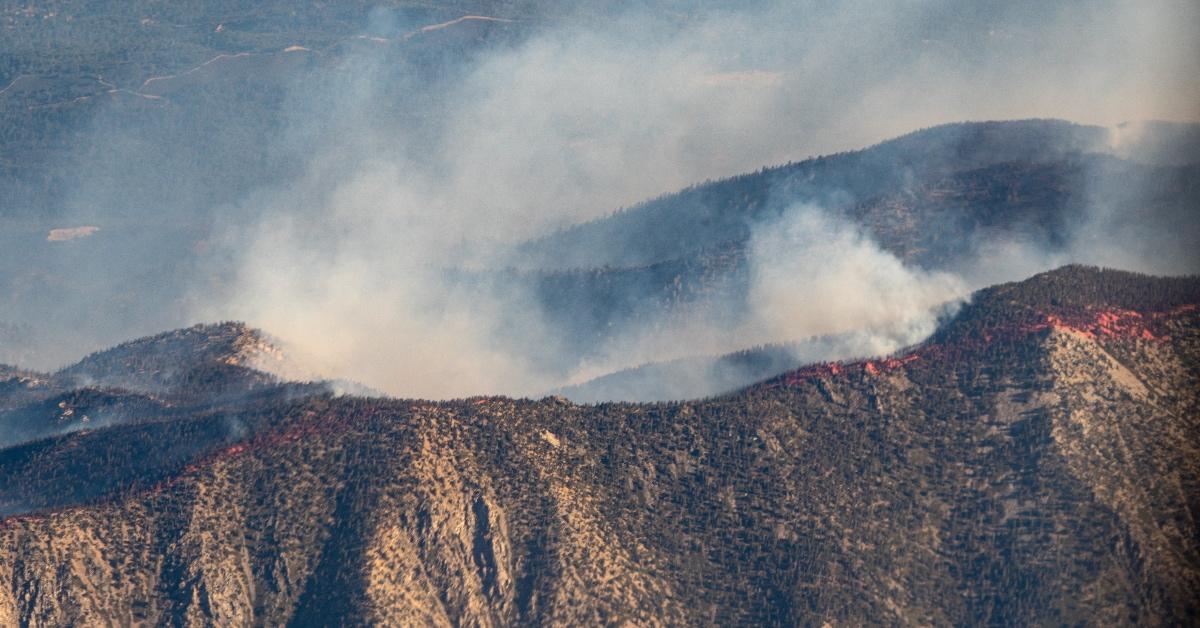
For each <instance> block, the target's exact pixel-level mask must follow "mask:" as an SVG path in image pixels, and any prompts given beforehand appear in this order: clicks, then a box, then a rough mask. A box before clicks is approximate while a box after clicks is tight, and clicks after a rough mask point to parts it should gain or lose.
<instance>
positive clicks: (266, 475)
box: [0, 267, 1200, 625]
mask: <svg viewBox="0 0 1200 628" xmlns="http://www.w3.org/2000/svg"><path fill="white" fill-rule="evenodd" d="M1198 284H1200V279H1197V278H1195V277H1191V278H1172V279H1158V278H1146V277H1142V276H1138V275H1135V274H1130V273H1119V272H1113V271H1100V270H1098V269H1089V268H1080V267H1072V268H1067V269H1062V270H1060V271H1054V272H1051V273H1047V274H1044V275H1039V276H1038V277H1036V278H1034V279H1031V280H1028V281H1026V282H1017V283H1014V284H1007V285H1006V286H1003V287H1001V288H998V289H996V290H993V291H992V292H990V293H985V294H984V295H982V296H981V298H980V299H978V300H977V301H976V304H977V305H976V306H975V307H976V308H977V309H978V311H974V312H973V311H972V310H970V309H968V308H964V310H963V311H961V312H960V315H959V316H961V317H962V318H960V319H954V320H958V321H959V326H958V328H957V331H956V333H954V334H947V335H945V336H944V340H945V341H946V342H943V343H942V344H940V345H939V344H936V343H934V344H929V345H926V346H927V347H943V348H946V347H948V348H949V349H951V350H939V351H938V352H937V353H936V355H935V354H932V353H931V354H929V355H927V356H925V357H919V358H917V359H906V356H905V355H900V356H896V357H895V358H894V362H887V361H886V360H871V361H863V362H857V363H850V364H843V365H816V366H812V367H806V368H807V370H805V369H801V370H797V371H793V372H791V373H789V374H786V375H784V376H782V377H781V378H777V379H776V380H771V381H768V382H764V383H763V384H760V385H756V386H751V387H749V388H746V389H743V390H742V391H739V392H736V393H731V394H728V395H724V396H721V397H717V398H714V399H710V400H704V401H691V402H682V403H672V404H664V403H659V404H627V403H602V404H598V405H576V404H571V403H568V402H565V401H564V400H561V399H554V398H547V399H543V400H540V401H533V400H512V399H506V398H497V397H483V398H471V399H463V400H456V401H451V402H427V401H418V400H399V399H368V398H355V397H332V396H329V395H327V394H326V395H315V396H303V395H301V396H299V397H292V398H290V400H288V401H285V402H283V403H279V402H270V401H267V402H265V403H258V404H252V405H253V407H251V408H246V411H244V412H242V413H240V414H238V415H237V416H238V417H239V418H242V419H243V420H244V425H245V428H246V429H245V432H244V435H243V436H241V437H236V438H233V437H222V438H220V439H218V440H216V441H213V446H210V447H208V448H207V449H206V450H205V451H202V452H199V454H198V456H199V457H193V458H190V459H188V458H187V457H185V458H182V459H179V458H177V459H176V460H177V461H176V462H174V463H173V464H174V467H173V470H172V469H171V468H165V469H163V470H162V471H161V472H160V473H155V474H151V475H150V476H148V477H147V479H146V480H144V481H141V482H135V485H136V486H138V487H139V488H136V489H133V490H131V489H130V488H129V485H128V484H125V483H124V482H117V483H116V484H115V485H113V486H112V488H110V489H108V490H107V491H103V492H100V493H96V494H95V495H94V496H93V497H91V498H87V499H84V500H83V501H82V502H78V503H76V504H74V505H71V504H62V505H61V506H59V507H55V508H53V509H51V510H46V511H42V512H41V513H40V514H37V513H33V514H26V515H21V516H16V517H8V518H6V519H4V520H3V522H0V554H4V555H5V556H6V560H4V561H0V583H2V584H3V586H0V617H4V618H5V619H7V620H11V621H35V622H48V623H62V622H72V621H74V622H88V621H104V620H112V621H125V622H130V621H135V622H136V621H162V620H164V619H165V618H169V617H174V618H176V621H181V622H184V623H197V622H198V623H205V622H215V623H230V622H233V623H247V622H265V623H304V622H319V623H320V622H331V623H343V622H345V623H355V622H360V621H361V622H371V621H390V622H400V623H404V622H417V623H433V624H447V625H449V624H459V623H468V622H471V623H479V624H489V625H495V624H513V623H547V624H567V623H572V624H575V623H580V622H588V623H596V622H599V623H605V622H609V621H620V620H628V621H636V622H641V623H696V622H701V623H704V622H717V623H746V622H752V623H768V624H795V623H822V622H826V621H828V622H846V623H862V622H888V623H935V624H960V623H981V622H983V623H986V622H1001V623H1013V622H1015V623H1036V622H1038V621H1049V622H1053V623H1073V622H1074V621H1081V620H1085V619H1086V620H1089V621H1097V620H1098V619H1103V620H1104V621H1107V622H1111V623H1114V624H1131V623H1145V622H1170V621H1177V620H1180V619H1181V618H1187V617H1194V616H1195V613H1197V612H1200V609H1197V608H1196V606H1195V599H1196V596H1195V595H1194V593H1195V592H1196V591H1197V587H1198V586H1200V570H1198V569H1197V567H1196V565H1197V564H1200V561H1198V559H1197V558H1198V553H1197V546H1196V543H1195V538H1196V532H1197V530H1196V527H1195V521H1196V514H1197V513H1200V503H1195V500H1194V499H1192V498H1189V497H1188V496H1189V495H1195V494H1197V492H1196V490H1194V489H1195V488H1197V487H1200V471H1198V469H1197V463H1196V461H1197V460H1200V457H1197V456H1195V454H1196V449H1197V442H1200V439H1198V436H1200V425H1197V421H1196V416H1198V415H1200V414H1198V413H1197V410H1200V396H1198V395H1197V394H1196V390H1197V389H1200V387H1197V386H1196V385H1195V384H1196V383H1197V382H1200V315H1198V314H1197V310H1196V309H1195V308H1194V307H1183V306H1189V305H1194V302H1195V300H1196V299H1195V297H1196V295H1197V289H1198ZM1153 295H1160V296H1158V297H1154V296H1153ZM1135 298H1136V299H1141V300H1143V301H1144V302H1145V303H1147V304H1148V305H1147V306H1146V308H1150V309H1143V310H1141V311H1140V312H1139V313H1140V314H1141V316H1140V318H1139V317H1129V316H1127V317H1125V318H1122V317H1120V316H1118V317H1117V318H1116V319H1115V320H1114V319H1112V318H1111V317H1110V316H1109V314H1111V313H1112V312H1113V311H1116V310H1119V309H1121V308H1120V306H1122V305H1127V304H1128V299H1135ZM1098 299H1099V300H1098ZM1056 301H1057V304H1056ZM1039 304H1040V305H1039ZM1005 307H1008V308H1011V312H1012V314H1014V315H1013V316H1011V317H1006V316H1004V311H1002V310H1000V309H997V308H1005ZM1039 307H1040V308H1041V309H1042V310H1044V311H1043V312H1041V317H1040V318H1039V317H1038V316H1036V315H1034V314H1031V312H1033V313H1035V314H1036V312H1037V310H1038V308H1039ZM1056 308H1057V309H1056ZM1156 308H1157V309H1156ZM1155 311H1157V312H1158V313H1160V314H1161V315H1160V316H1158V317H1155V316H1153V313H1154V312H1155ZM963 312H965V313H963ZM988 312H991V314H988ZM1068 312H1076V313H1079V317H1078V318H1077V319H1070V320H1067V319H1065V318H1064V319H1063V320H1064V321H1065V324H1062V325H1055V324H1053V321H1051V320H1050V319H1049V318H1048V316H1060V318H1061V317H1062V316H1063V315H1065V314H1066V313H1068ZM1147 314H1149V315H1147ZM1127 319H1128V320H1127ZM1030 322H1033V323H1034V325H1030V324H1029V323H1030ZM949 325H951V326H952V325H954V322H953V321H952V322H951V323H949ZM1038 325H1044V326H1040V327H1038ZM1004 330H1011V331H1013V332H1015V333H1013V334H1001V333H995V334H991V332H999V331H1004ZM1143 330H1146V331H1150V332H1151V334H1152V335H1153V338H1152V339H1151V338H1147V337H1144V336H1143V334H1142V333H1141V331H1143ZM989 334H991V337H990V338H989V337H988V335H989ZM920 350H921V348H920V347H918V348H917V349H915V351H917V352H919V351H920ZM927 350H928V349H927ZM869 365H870V366H869ZM872 366H873V367H874V368H871V367H872ZM835 371H836V372H835ZM1138 382H1142V385H1141V386H1139V385H1138ZM1145 382H1149V384H1148V385H1147V384H1146V383H1145ZM225 414H226V415H229V413H228V411H226V413H225ZM251 416H256V417H258V420H259V422H258V423H254V422H253V421H252V420H248V419H249V418H250V417H251ZM213 420H214V419H213V418H204V417H197V418H196V419H187V418H181V420H178V421H175V422H172V423H168V424H157V426H158V428H159V429H160V431H159V432H155V433H154V435H153V436H152V437H151V438H150V439H149V440H146V439H142V438H139V439H136V440H135V439H132V438H131V437H132V435H133V434H134V433H145V430H146V426H136V425H135V426H120V427H117V428H114V429H111V430H101V431H97V432H95V433H92V434H87V435H83V436H79V435H71V436H67V437H60V438H59V439H58V440H57V444H56V441H48V442H44V443H43V444H42V445H40V446H41V447H43V449H42V450H41V452H40V453H39V454H38V455H37V456H36V457H34V458H28V459H29V460H30V462H32V461H33V460H38V461H39V462H38V463H37V464H36V465H33V466H30V465H28V464H25V463H22V462H20V460H21V459H25V458H24V457H23V456H17V455H16V453H17V452H15V451H14V450H12V449H6V450H0V495H4V496H5V497H7V498H12V497H15V496H16V492H15V489H16V487H18V486H22V487H24V486H30V487H31V489H30V492H28V493H26V495H30V496H33V495H37V494H46V493H54V492H58V493H64V492H66V490H65V489H66V487H70V486H77V485H78V484H79V482H80V480H79V479H72V476H71V475H69V474H61V473H58V472H55V471H54V469H56V468H59V465H60V464H62V463H56V462H55V461H56V460H73V461H74V463H73V464H75V465H81V464H85V461H86V460H87V457H86V456H85V458H84V459H80V458H79V455H80V452H89V451H90V452H100V451H107V452H109V453H108V454H106V455H107V457H104V456H100V457H95V456H97V455H99V454H91V456H92V457H93V459H94V460H93V462H92V463H87V464H97V465H99V466H98V467H96V469H98V470H100V469H104V468H106V465H107V468H109V469H116V468H122V467H121V465H122V464H124V461H127V460H128V459H130V458H133V457H134V456H130V455H128V454H125V453H122V452H123V451H124V448H125V447H126V446H127V445H126V444H124V443H133V442H154V441H162V440H168V441H170V440H173V439H178V438H180V437H181V436H182V434H181V433H180V432H179V431H180V430H184V429H192V428H189V427H187V426H189V425H195V426H197V427H198V428H199V426H202V425H211V424H212V421H213ZM139 430H141V432H139ZM172 430H174V431H172ZM189 433H191V434H196V433H197V432H195V431H194V430H193V431H191V432H189ZM147 434H148V433H147ZM148 435H149V434H148ZM80 439H90V440H93V441H96V442H94V443H93V446H84V445H83V443H82V442H76V441H79V440H80ZM97 439H103V440H104V442H106V443H107V444H106V445H104V446H101V447H96V446H94V445H99V441H98V440H97ZM198 440H199V439H197V438H195V437H194V436H192V437H188V442H198ZM72 442H75V444H73V445H70V446H68V443H72ZM142 458H147V459H149V458H153V457H151V456H142ZM153 459H157V458H153ZM167 466H171V465H167ZM78 477H79V478H83V477H92V478H100V477H106V475H105V474H104V472H102V471H101V472H100V474H99V475H97V471H92V472H91V473H88V474H85V475H82V476H78ZM137 477H139V476H138V474H137V473H136V472H135V473H134V475H133V476H131V479H135V478H137ZM56 487H57V488H56ZM122 487H124V488H122ZM34 510H37V509H34ZM1068 532H1069V533H1068ZM52 539H53V540H52ZM168 548H170V549H169V550H168ZM154 556H170V559H169V564H161V563H155V561H154V558H153V557H154ZM9 558H11V560H9ZM1131 591H1138V592H1143V593H1139V594H1136V595H1131V593H1130V592H1131ZM51 592H54V593H51Z"/></svg>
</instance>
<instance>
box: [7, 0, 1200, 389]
mask: <svg viewBox="0 0 1200 628" xmlns="http://www.w3.org/2000/svg"><path fill="white" fill-rule="evenodd" d="M668 4H670V3H668ZM477 8H478V9H479V11H471V13H478V14H479V15H480V16H485V17H489V18H496V19H467V20H461V21H456V20H457V19H458V18H459V17H462V16H461V14H457V15H456V14H445V15H443V14H433V13H430V12H422V11H419V10H415V9H412V8H410V7H393V6H378V7H373V8H370V9H369V10H364V11H363V12H362V15H360V16H358V17H357V18H356V19H358V22H357V26H351V27H348V30H347V31H346V34H345V36H344V37H343V38H342V39H339V40H337V41H331V42H323V43H322V45H321V46H317V45H316V44H314V43H312V42H309V41H305V40H304V39H303V37H304V35H303V33H300V34H298V35H296V36H297V37H298V39H296V40H295V41H291V40H289V41H287V42H282V41H280V42H278V43H275V44H272V45H264V46H262V47H261V49H254V50H248V51H243V50H241V49H237V48H230V49H229V50H228V51H225V50H224V49H221V51H222V54H230V53H231V56H227V57H224V58H220V59H217V60H214V61H213V62H212V63H205V64H195V65H193V66H185V67H180V68H175V69H172V70H171V71H169V72H167V71H165V70H164V72H165V73H164V74H162V75H161V76H163V77H166V78H161V79H159V80H150V79H153V78H155V76H159V75H147V76H140V75H139V76H130V77H128V78H127V79H126V82H127V85H126V84H118V87H119V88H120V90H124V91H114V92H104V96H102V97H101V96H89V98H92V99H93V100H92V101H87V102H91V103H92V104H85V105H66V104H63V103H61V102H57V101H55V102H41V101H38V102H36V103H35V104H36V106H37V107H43V106H52V107H51V108H50V109H49V111H62V110H70V111H74V113H72V114H70V116H73V117H70V118H69V119H70V120H71V121H72V122H71V124H75V125H76V126H77V128H78V130H77V131H74V132H73V133H74V134H73V135H71V136H70V138H71V140H70V141H69V142H66V144H67V146H68V148H67V149H65V150H59V151H48V152H46V153H45V155H46V161H45V163H44V164H43V165H42V166H39V167H41V168H42V169H41V170H36V169H35V172H33V174H28V173H24V174H23V173H21V172H17V174H15V175H12V176H7V175H8V174H10V173H9V172H7V171H6V178H5V180H4V185H5V186H6V188H5V189H6V191H9V192H11V193H10V194H8V198H10V199H12V200H11V201H10V202H9V203H8V204H6V205H5V206H4V207H3V210H2V211H3V213H2V214H0V224H2V225H3V226H4V233H3V235H0V237H2V238H3V241H2V242H0V256H2V258H0V285H2V286H3V287H4V294H3V295H2V296H0V321H2V322H3V326H0V360H2V361H11V362H16V363H19V364H21V365H22V366H30V367H37V368H43V369H49V368H56V367H59V366H62V365H64V364H67V363H69V362H72V361H74V360H76V359H78V358H79V357H80V356H81V355H83V354H85V353H87V352H89V351H92V350H95V349H99V348H101V347H104V346H108V345H111V344H114V343H115V342H117V341H120V340H125V339H128V338H131V337H135V336H139V335H145V334H149V333H152V332H157V331H161V330H164V329H170V328H175V327H182V326H186V325H189V324H191V323H194V322H199V321H217V320H230V319H237V320H245V321H247V322H248V323H249V324H251V325H252V326H255V327H259V328H262V329H265V330H267V331H269V332H270V333H271V334H273V335H274V336H276V337H278V338H280V339H281V340H282V342H283V343H284V344H285V345H286V346H287V348H288V351H289V353H290V354H292V355H293V356H294V359H296V360H299V361H300V362H302V363H303V364H304V365H305V367H306V368H307V369H308V370H309V371H311V372H312V373H313V375H314V376H321V377H340V378H345V379H350V380H355V381H359V382H362V383H363V384H365V385H367V386H370V387H373V388H375V389H378V390H382V391H385V392H387V393H389V394H393V395H398V396H406V397H427V398H449V397H456V396H466V395H472V394H484V393H487V394H492V393H504V394H511V395H538V394H543V393H545V392H547V391H551V390H564V391H567V393H568V394H572V395H576V396H577V397H578V398H587V399H589V400H598V399H605V398H609V399H611V398H626V399H647V398H672V397H674V396H676V393H675V392H674V391H677V390H682V391H686V395H685V394H684V393H682V392H681V393H679V394H680V395H681V396H702V395H707V394H713V393H716V392H721V391H722V390H725V389H726V388H729V387H734V386H737V385H742V384H744V383H749V381H752V379H753V378H756V377H760V376H766V375H770V374H772V373H770V372H767V371H763V370H761V369H758V368H757V367H756V369H751V370H747V371H745V375H738V374H735V375H733V376H729V375H728V374H723V375H721V376H720V377H716V378H709V376H708V375H695V373H696V372H700V373H702V374H704V373H709V372H710V371H711V367H710V366H701V367H700V368H699V369H696V368H691V369H690V370H689V369H685V370H688V373H690V374H687V373H685V374H681V375H679V377H683V378H685V379H687V380H688V384H687V385H686V386H679V387H676V386H673V385H672V378H673V377H675V373H676V371H673V370H672V369H671V368H669V367H665V366H660V367H658V368H659V369H660V371H661V372H662V373H664V375H662V376H661V377H660V379H659V380H656V381H658V382H659V383H660V384H661V385H659V384H656V385H655V386H654V389H655V390H652V391H642V392H637V393H634V392H627V393H619V392H618V393H611V394H607V393H605V394H601V393H598V392H596V390H595V389H592V392H587V391H588V390H589V389H588V382H589V381H590V380H591V379H592V378H595V377H602V376H604V375H606V374H609V373H616V372H619V371H621V370H623V369H628V368H630V367H638V366H640V365H644V364H649V363H659V362H667V361H672V360H680V359H685V358H688V359H693V360H694V359H696V358H703V359H702V360H701V362H702V363H703V364H706V365H707V364H709V363H708V362H704V360H705V359H706V358H704V356H717V355H721V354H727V353H731V352H736V351H740V350H744V349H748V348H752V347H761V346H764V345H771V346H770V347H768V348H767V349H766V351H769V352H776V353H778V352H782V353H783V355H784V356H785V357H783V358H782V359H779V360H777V361H774V359H773V361H770V363H771V364H778V365H779V366H780V370H782V369H785V368H789V367H791V366H795V365H796V364H799V363H800V362H808V361H822V360H836V359H843V358H851V357H860V356H868V355H885V354H888V353H891V352H894V351H896V350H898V349H900V348H902V347H904V346H907V345H910V344H913V343H916V342H918V341H920V340H921V339H923V338H924V337H926V336H928V335H929V334H930V333H932V332H933V331H934V329H935V328H936V325H937V323H938V320H939V317H940V316H942V315H944V314H947V313H950V312H953V311H954V308H955V307H956V305H957V304H958V303H960V302H961V301H962V300H963V299H965V298H967V296H968V295H969V293H970V292H971V291H972V290H973V289H976V288H979V287H982V286H983V285H987V284H991V283H995V282H998V281H1004V280H1010V279H1015V278H1019V277H1024V276H1028V275H1030V274H1033V273H1035V272H1037V271H1040V270H1044V269H1046V268H1050V267H1054V266H1058V265H1061V264H1063V263H1068V262H1085V263H1092V264H1101V265H1109V266H1116V267H1121V268H1125V269H1130V270H1138V271H1146V272H1156V273H1168V274H1177V273H1188V272H1196V271H1197V270H1200V259H1198V258H1197V255H1196V253H1195V247H1194V243H1195V242H1197V241H1200V220H1198V217H1197V209H1198V201H1200V186H1198V184H1197V181H1198V180H1200V178H1198V174H1200V166H1198V165H1197V161H1198V157H1200V152H1197V146H1200V140H1198V137H1200V130H1198V128H1197V126H1196V125H1195V124H1194V121H1195V120H1196V119H1197V117H1198V116H1200V111H1197V104H1196V103H1200V86H1198V85H1197V84H1196V83H1195V81H1194V80H1192V79H1189V78H1188V77H1192V76H1197V75H1200V72H1197V70H1200V67H1197V66H1198V65H1200V61H1198V60H1200V50H1198V46H1197V43H1196V41H1195V38H1194V36H1193V35H1192V34H1191V33H1193V32H1194V26H1196V25H1197V22H1198V19H1200V10H1197V8H1196V7H1195V6H1193V5H1191V4H1189V3H1183V2H1166V1H1164V2H1155V3H1133V2H1125V1H1115V0H1114V1H1107V2H1093V3H1087V4H1086V5H1084V6H1083V7H1075V6H1070V7H1069V6H1067V5H1056V4H1050V5H1046V4H1043V3H1011V4H1009V5H1006V6H1004V7H988V8H978V7H977V8H972V9H964V8H962V7H960V6H957V5H956V4H954V3H941V2H929V3H921V4H914V5H904V6H901V7H888V8H886V9H881V7H880V6H878V5H877V3H870V2H850V3H843V5H841V6H839V7H838V8H837V9H836V10H834V9H832V8H829V7H825V6H824V5H822V4H820V3H774V2H760V3H752V4H750V5H749V6H740V7H736V8H730V7H724V6H707V5H706V6H704V7H701V8H695V7H681V6H675V5H674V4H670V6H667V5H663V4H658V3H648V6H643V5H642V4H639V3H630V4H628V5H626V4H621V5H620V6H616V5H612V6H605V7H602V8H596V7H589V8H580V9H560V10H557V11H550V12H548V11H546V10H545V9H544V8H540V7H538V6H537V5H528V6H525V5H505V6H501V5H496V6H485V5H481V6H480V7H477ZM485 9H486V10H485ZM350 21H351V23H352V24H353V23H354V21H353V19H351V20H350ZM222 26H223V24H222ZM236 28H238V27H237V26H236V25H234V26H232V27H231V29H236ZM224 30H225V29H222V32H224ZM251 30H252V29H251ZM222 45H224V44H222ZM230 45H231V46H236V45H240V44H230ZM239 54H240V55H243V56H232V55H239ZM23 76H25V75H23V74H22V75H16V76H9V77H7V78H8V79H9V81H7V82H8V85H9V87H8V88H6V91H7V92H8V93H0V98H5V99H7V100H11V99H14V98H18V97H22V96H21V94H22V93H25V92H22V91H21V90H19V89H14V86H15V87H21V86H22V85H24V84H25V83H27V82H28V81H27V80H25V81H24V82H22V80H23V79H22V77H23ZM114 80H116V79H114ZM29 93H34V92H29ZM25 97H28V98H35V97H37V98H44V96H43V95H40V94H35V95H34V96H25ZM72 98H78V96H74V95H72ZM93 101H95V102H93ZM30 102H32V101H29V102H26V101H22V102H20V103H16V104H13V103H11V102H6V107H9V109H6V111H8V110H18V109H19V110H21V111H26V110H28V111H33V110H32V109H28V108H29V107H31V106H33V105H31V104H30ZM71 102H74V101H73V100H72V101H71ZM71 107H75V108H76V109H71ZM79 107H84V108H83V109H78V108H79ZM38 111H43V109H38ZM14 115H15V114H14ZM21 115H26V114H24V113H22V114H21ZM29 115H32V114H29ZM38 115H47V116H48V115H52V114H49V113H46V114H38ZM54 115H57V114H54ZM63 115H66V114H63ZM76 118H77V119H76ZM1026 118H1038V119H1026ZM1047 118H1062V119H1067V120H1071V121H1075V122H1079V123H1082V124H1072V123H1068V122H1060V121H1055V120H1048V119H1047ZM13 119H14V120H18V119H17V118H13ZM22 119H23V118H22ZM35 119H37V120H41V119H42V118H35ZM1008 119H1025V120H1023V121H1018V122H992V123H971V124H949V125H947V124H945V123H952V122H957V121H960V120H1008ZM1148 120H1172V121H1174V122H1146V121H1148ZM14 124H15V122H14ZM63 124H66V123H65V122H64V123H63ZM922 128H924V129H925V130H923V131H918V132H915V133H910V132H911V131H913V130H914V129H922ZM890 138H896V139H890ZM860 149H861V150H860ZM778 164H782V165H778ZM13 172H16V171H15V170H14V171H13ZM738 173H747V174H741V175H738ZM18 175H20V176H18ZM733 175H738V176H734V177H733V178H725V177H730V176H733ZM38 180H48V181H52V182H53V185H48V186H46V187H44V188H38V187H37V186H36V185H33V184H32V183H29V182H30V181H38ZM701 182H705V183H701ZM646 199H652V200H646ZM52 229H59V230H63V231H57V232H52V231H51V230H52ZM789 356H790V358H791V359H792V360H793V361H792V362H791V363H789V361H788V360H789ZM689 363H690V364H693V365H694V364H695V362H694V361H693V362H689ZM772 368H773V367H772ZM743 380H744V381H743ZM564 387H567V388H564ZM655 391H657V392H655Z"/></svg>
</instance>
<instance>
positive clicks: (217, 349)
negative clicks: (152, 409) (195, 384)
mask: <svg viewBox="0 0 1200 628" xmlns="http://www.w3.org/2000/svg"><path fill="white" fill-rule="evenodd" d="M283 360H284V355H283V351H282V350H281V349H280V348H279V347H278V346H276V344H274V343H273V341H271V340H270V339H268V337H267V336H266V335H265V334H263V333H262V332H261V331H260V330H257V329H254V328H252V327H250V326H248V325H246V324H245V323H241V322H222V323H216V324H199V325H193V326H192V327H188V328H185V329H177V330H173V331H167V332H163V333H160V334H156V335H153V336H146V337H144V338H139V339H137V340H131V341H129V342H125V343H122V344H120V345H117V346H116V347H113V348H111V349H106V350H104V351H99V352H96V353H93V354H91V355H89V356H87V357H85V358H83V359H82V360H80V361H79V362H77V363H75V364H73V365H71V366H69V367H67V368H64V369H62V370H61V371H59V372H58V373H57V376H59V377H61V378H66V379H67V380H68V381H71V382H72V383H74V384H75V385H101V386H111V387H119V388H126V389H129V390H137V391H143V392H158V391H162V390H164V389H170V388H174V387H176V386H179V385H181V384H185V383H186V382H187V380H189V379H190V378H194V377H195V376H196V375H197V374H198V373H199V372H201V371H205V372H208V373H209V374H210V375H211V374H213V373H214V372H217V371H223V372H233V371H242V372H243V374H246V375H249V376H250V379H252V380H254V381H259V380H262V379H267V378H269V376H267V375H266V374H265V369H264V368H261V367H264V366H265V365H266V364H269V363H271V362H282V361H283ZM251 372H253V374H251Z"/></svg>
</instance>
